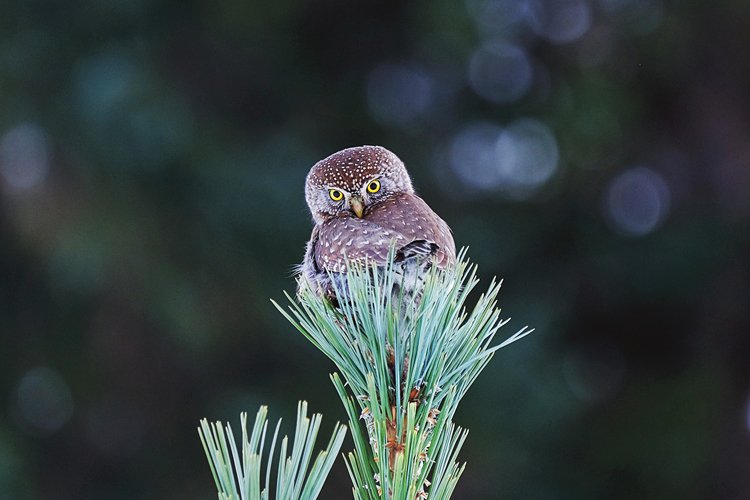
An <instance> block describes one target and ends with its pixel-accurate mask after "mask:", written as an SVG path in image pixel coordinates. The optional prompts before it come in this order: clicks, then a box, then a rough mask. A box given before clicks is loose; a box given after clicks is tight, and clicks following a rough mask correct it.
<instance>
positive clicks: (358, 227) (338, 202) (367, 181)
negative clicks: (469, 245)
mask: <svg viewBox="0 0 750 500" xmlns="http://www.w3.org/2000/svg"><path fill="white" fill-rule="evenodd" d="M305 199H306V200H307V205H308V206H309V207H310V212H311V213H312V218H313V221H314V223H315V227H314V228H313V230H312V235H311V236H310V241H309V242H308V243H307V249H306V251H305V258H304V261H303V263H302V265H301V266H300V271H301V275H302V276H301V277H300V279H299V287H300V288H299V289H302V288H303V287H305V286H311V287H313V289H314V290H315V291H316V292H318V293H319V294H320V295H322V296H324V297H327V298H328V299H331V300H332V301H334V302H335V296H336V293H335V291H336V290H339V291H341V290H345V288H346V287H345V286H341V285H343V284H345V283H346V272H347V263H348V262H353V261H367V262H368V263H371V264H375V265H383V264H385V263H386V262H387V259H388V258H389V254H390V251H391V248H392V247H394V248H395V257H394V259H395V261H396V262H397V263H398V265H396V266H394V268H398V269H399V270H400V272H402V273H403V275H404V276H405V277H408V278H409V279H403V280H402V281H401V282H402V283H405V282H409V283H411V285H405V286H404V287H403V288H404V289H405V290H404V291H405V292H406V295H412V296H413V295H414V292H415V289H416V287H417V286H418V283H420V282H421V278H423V277H424V273H425V272H426V271H427V270H428V269H429V268H430V267H431V266H432V265H436V266H438V267H441V268H442V267H446V266H449V265H451V264H453V263H455V260H456V247H455V244H454V242H453V236H452V235H451V230H450V228H449V227H448V224H446V223H445V221H443V219H441V218H440V217H438V215H437V214H436V213H435V212H433V211H432V209H431V208H430V207H429V205H427V203H425V202H424V201H423V200H422V198H420V197H419V196H417V195H416V194H415V193H414V188H413V187H412V183H411V179H410V178H409V173H408V172H407V171H406V167H405V166H404V164H403V162H402V161H401V160H400V159H399V158H398V157H397V156H396V155H395V154H393V153H392V152H390V151H389V150H387V149H385V148H383V147H380V146H360V147H354V148H348V149H344V150H342V151H339V152H338V153H334V154H333V155H331V156H329V157H328V158H325V159H323V160H321V161H319V162H318V163H316V164H315V165H313V167H312V169H311V170H310V172H309V174H308V175H307V181H306V183H305Z"/></svg>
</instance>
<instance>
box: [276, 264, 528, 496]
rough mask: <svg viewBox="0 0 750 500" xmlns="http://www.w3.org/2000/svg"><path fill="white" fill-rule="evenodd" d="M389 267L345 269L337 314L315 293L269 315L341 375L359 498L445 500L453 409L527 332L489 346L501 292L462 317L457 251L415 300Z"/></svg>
mask: <svg viewBox="0 0 750 500" xmlns="http://www.w3.org/2000/svg"><path fill="white" fill-rule="evenodd" d="M389 262H391V264H389V265H387V266H385V267H384V268H378V267H375V266H368V265H366V264H361V263H360V264H357V263H353V264H351V265H350V267H349V269H348V271H347V280H346V286H345V288H344V289H338V290H336V298H337V304H338V306H334V305H333V304H332V303H331V302H329V301H327V300H326V299H323V298H321V297H319V296H318V294H316V293H315V292H314V291H313V290H314V287H312V286H302V287H300V294H299V296H298V297H297V299H296V300H295V299H293V298H292V297H291V296H289V295H288V294H286V297H287V299H288V300H289V304H290V305H289V308H288V310H286V309H284V308H282V307H281V306H279V305H278V304H277V303H276V302H274V305H275V306H276V307H277V308H278V309H279V311H281V313H282V314H283V315H284V316H285V317H286V318H287V320H289V321H290V322H291V323H292V324H293V325H294V326H295V327H296V328H297V329H298V330H299V331H300V332H301V333H302V334H303V335H304V336H305V337H307V338H308V339H309V340H310V341H311V342H312V343H313V344H314V345H315V346H316V347H318V349H320V350H321V351H322V352H323V353H324V354H325V355H326V356H328V357H329V358H330V359H331V360H332V361H333V362H334V363H335V364H336V366H337V367H338V369H339V370H340V372H341V376H339V375H338V374H333V375H332V376H331V378H332V380H333V383H334V386H335V387H336V390H337V391H338V394H339V397H340V398H341V401H342V402H343V404H344V407H345V408H346V411H347V414H348V417H349V424H350V428H351V430H352V436H353V438H354V447H355V449H354V451H353V452H350V453H349V454H347V456H346V458H347V468H348V470H349V474H350V477H351V479H352V482H353V483H354V496H355V498H357V499H376V498H389V499H394V500H395V499H398V500H401V499H403V500H414V499H417V498H426V497H427V492H428V491H429V495H430V498H433V499H447V498H450V495H451V494H452V492H453V489H454V488H455V486H456V483H457V482H458V478H459V477H460V475H461V473H462V472H463V466H459V465H458V463H457V462H456V459H457V455H458V451H459V449H460V448H461V445H462V444H463V441H464V439H465V437H466V431H465V430H461V429H459V428H457V427H455V426H454V424H453V423H452V419H453V415H454V414H455V411H456V408H457V406H458V403H459V402H460V401H461V399H462V398H463V396H464V395H465V394H466V391H467V390H468V389H469V387H470V386H471V384H472V383H473V382H474V381H475V380H476V378H477V376H478V375H479V374H480V373H481V371H482V370H483V369H484V368H485V367H486V366H487V363H488V362H489V361H490V359H491V358H492V356H493V354H494V353H495V351H497V350H498V349H500V348H502V347H504V346H506V345H508V344H510V343H512V342H514V341H516V340H519V339H521V338H522V337H524V336H526V335H528V334H529V333H531V331H532V330H529V329H526V328H523V329H521V330H520V331H518V332H517V333H515V334H514V335H512V336H511V337H510V338H508V339H506V340H505V341H504V342H502V343H500V344H499V345H494V346H493V345H491V344H492V340H493V339H494V337H495V335H496V333H497V331H498V330H499V329H500V328H501V327H502V326H503V325H504V324H505V323H506V322H507V321H508V320H501V319H500V309H499V308H498V307H497V300H496V299H497V295H498V293H499V291H500V286H501V283H500V282H497V281H494V280H493V281H492V282H491V283H490V286H489V288H488V290H487V291H486V292H485V293H484V294H482V295H481V296H480V297H479V299H478V301H477V303H476V305H475V306H474V307H473V308H472V309H471V311H468V310H467V307H466V301H467V298H468V296H469V294H470V292H471V291H472V290H473V289H474V288H475V286H476V285H477V283H478V279H477V277H476V266H474V265H471V264H469V262H468V261H467V260H466V259H465V252H463V251H462V252H461V254H460V255H459V262H458V263H457V264H456V265H455V266H454V267H451V268H448V269H438V268H435V267H433V268H432V270H431V271H430V272H429V273H428V275H427V277H426V279H425V280H424V283H423V284H422V288H421V292H420V293H419V294H418V295H417V296H416V297H415V296H404V295H403V294H401V293H399V292H397V291H399V290H404V289H405V288H407V287H404V286H402V285H403V283H400V282H398V280H403V279H405V276H406V273H403V272H399V269H397V268H396V267H397V266H399V265H400V264H398V263H395V262H394V260H393V259H389ZM341 377H343V380H342V378H341ZM347 386H348V389H347Z"/></svg>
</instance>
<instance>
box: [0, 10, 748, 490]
mask: <svg viewBox="0 0 750 500" xmlns="http://www.w3.org/2000/svg"><path fill="white" fill-rule="evenodd" d="M749 19H750V3H748V2H746V1H744V0H734V1H730V0H720V1H717V2H706V1H697V0H691V1H679V2H678V1H665V0H519V1H517V2H516V1H511V0H468V1H467V2H460V1H453V0H451V1H448V0H437V1H435V0H433V1H415V2H395V1H391V2H356V1H331V0H324V1H320V2H315V1H307V2H291V1H288V0H278V1H273V2H257V1H250V0H228V1H217V2H197V1H187V2H178V1H153V2H149V1H146V0H133V1H129V2H124V1H117V0H99V1H80V2H68V1H62V0H58V1H51V0H46V1H43V0H25V1H17V2H7V1H6V2H2V3H0V395H2V398H1V399H0V498H4V499H5V498H8V499H27V498H54V499H58V498H59V499H103V498H107V499H130V498H161V499H183V498H215V491H214V489H213V484H212V481H211V477H210V474H209V469H208V466H207V464H206V462H205V458H204V456H203V451H202V449H201V447H200V443H199V441H198V437H197V433H196V432H195V427H196V426H197V424H198V420H199V419H200V418H202V417H209V418H211V419H219V418H220V419H231V420H232V421H233V422H237V421H238V419H237V417H238V414H239V412H240V411H241V410H247V411H249V412H251V413H253V414H254V412H255V410H256V409H257V406H258V405H259V404H261V403H267V404H270V406H271V418H272V419H276V418H278V417H284V419H285V422H286V424H287V425H286V427H285V429H286V431H287V432H288V431H290V429H291V421H292V420H293V417H294V406H295V404H296V401H297V400H298V399H307V400H308V401H309V402H310V405H311V408H312V409H313V410H316V411H322V412H323V413H324V414H325V416H326V419H325V420H324V424H323V427H324V431H323V432H324V434H326V436H325V437H324V439H327V437H328V436H327V435H328V434H329V432H330V429H331V428H332V426H333V423H334V421H335V420H336V419H342V418H344V413H343V411H342V409H341V408H340V405H339V402H338V401H337V399H336V396H335V393H334V390H333V387H332V386H331V384H330V383H329V381H328V373H329V372H330V371H332V370H333V367H332V365H331V364H330V363H329V362H328V361H327V360H326V359H324V357H323V356H322V354H320V353H319V352H317V351H316V350H315V349H314V348H313V347H312V346H311V345H310V344H309V343H308V342H307V341H305V340H304V339H303V338H302V337H301V336H300V335H299V334H297V333H296V332H295V331H294V330H293V329H292V328H291V327H290V326H289V325H288V324H286V323H285V322H284V320H283V318H282V317H281V316H280V315H279V314H278V313H277V312H276V311H275V310H274V308H273V307H272V306H271V304H270V302H269V298H276V299H281V298H282V290H292V289H293V288H294V282H293V279H292V277H291V273H292V265H293V264H295V263H297V262H299V261H300V260H301V256H302V252H303V244H304V242H305V241H306V240H307V237H308V235H309V230H310V228H311V221H310V217H309V214H308V213H307V208H306V206H305V203H304V195H303V183H304V176H305V174H306V173H307V171H308V169H309V168H310V166H311V165H312V164H313V163H314V162H315V161H317V160H318V159H321V158H323V157H325V156H327V155H328V154H331V153H333V152H334V151H336V150H338V149H341V148H343V147H347V146H353V145H359V144H381V145H384V146H386V147H388V148H389V149H391V150H393V151H394V152H396V153H397V154H398V155H399V156H400V157H401V158H402V159H403V160H404V161H405V163H406V164H407V166H408V167H409V169H410V172H411V173H412V176H413V179H414V183H415V185H416V187H417V190H418V192H419V193H420V194H421V195H422V196H423V197H424V198H425V199H426V200H427V201H428V202H429V203H430V204H431V205H432V206H433V207H434V208H435V210H436V211H437V212H438V213H439V214H441V215H442V216H443V218H444V219H446V221H447V222H448V223H449V224H450V225H451V226H452V228H453V230H454V233H455V239H456V242H457V244H458V245H459V246H465V245H468V246H469V247H470V251H469V255H470V256H471V257H472V259H473V260H474V261H475V262H476V263H477V264H478V265H479V272H480V276H481V277H482V278H483V283H485V285H486V283H488V282H489V279H490V278H491V277H492V276H493V275H498V276H500V277H502V278H504V279H505V285H504V286H505V288H504V291H503V293H502V300H501V306H502V307H503V310H504V312H505V313H506V314H507V315H509V316H512V317H513V320H512V321H511V323H510V325H509V326H507V327H505V330H504V331H503V333H504V334H505V335H507V334H509V333H511V331H515V330H516V329H518V328H520V327H521V326H523V325H525V324H529V325H532V326H534V327H536V329H537V331H536V333H534V334H533V335H532V336H531V337H528V338H527V339H524V340H523V341H522V342H520V343H518V344H515V345H513V346H512V347H510V348H508V349H506V350H503V351H501V352H500V353H499V354H498V356H496V358H495V359H494V360H493V362H492V364H491V365H490V366H489V367H488V369H487V370H486V371H485V373H483V374H482V376H481V377H480V379H479V380H478V381H477V383H476V385H475V386H474V387H473V388H472V390H471V391H470V392H469V394H468V395H467V397H466V399H465V400H464V402H463V404H462V407H461V408H460V410H459V412H458V414H457V417H456V420H457V422H458V423H459V424H460V425H462V426H466V427H468V428H470V429H471V433H470V434H469V438H468V441H467V444H466V446H465V448H464V450H463V452H462V454H461V457H462V459H464V460H466V461H468V467H467V470H466V473H465V475H464V477H463V478H462V479H461V482H460V483H459V486H458V493H457V494H456V498H477V499H485V498H486V499H494V498H506V499H529V498H534V499H568V498H578V499H584V498H592V499H594V498H596V499H601V498H612V499H644V498H659V499H664V498H676V499H677V498H679V499H694V498H696V499H697V498H711V499H716V498H721V499H743V498H749V497H750V473H749V471H750V409H749V408H748V404H749V398H750V387H749V383H748V381H749V379H750V258H749V256H750V237H749V236H750V233H749V232H748V231H749V229H750V227H749V224H748V222H749V220H750V22H749ZM482 47H484V48H482ZM509 47H511V48H512V50H511V51H510V52H508V50H510V49H509ZM477 51H479V52H477ZM482 51H484V52H482ZM498 51H500V52H498ZM502 51H505V52H502ZM498 53H505V54H506V55H507V54H508V53H510V54H511V56H512V57H511V56H509V57H511V58H510V59H507V58H506V59H503V58H502V57H499V56H498V55H497V54H498ZM488 54H489V56H487V55H488ZM483 55H484V56H487V57H489V63H488V62H487V60H486V59H484V60H483V59H482V57H484V56H483ZM514 57H515V59H514ZM482 61H484V63H486V64H485V66H482V64H483V63H482ZM508 61H510V62H509V63H508ZM505 63H508V64H509V66H503V64H505ZM472 68H473V69H472ZM472 75H473V76H472ZM488 78H489V79H488ZM519 82H520V83H519ZM509 89H510V90H509ZM519 120H520V121H519ZM529 120H532V121H529ZM529 124H532V125H531V130H532V132H533V133H532V139H533V140H536V141H537V142H533V140H532V143H531V144H532V146H531V147H530V148H527V149H525V150H521V153H519V154H521V159H524V158H526V159H528V155H529V154H531V155H532V156H533V155H536V154H541V160H540V159H539V158H537V160H539V161H541V162H542V164H543V165H542V167H540V164H538V163H535V161H531V163H529V164H528V165H527V164H524V165H526V166H524V167H523V168H522V169H520V170H518V169H517V170H512V169H511V170H510V171H507V170H502V169H503V168H506V166H507V165H508V163H507V162H509V161H510V160H509V159H508V158H506V157H502V155H501V156H500V157H497V158H494V157H490V159H489V160H487V157H486V156H483V154H484V153H486V151H494V150H493V149H492V148H490V149H489V150H488V149H487V144H490V145H492V144H494V142H493V141H494V140H496V139H497V140H499V139H498V137H501V136H502V137H505V138H506V139H508V138H510V139H508V140H510V145H511V146H513V145H514V144H516V143H515V142H513V140H514V137H515V138H516V139H517V138H518V135H513V134H510V135H508V131H511V132H513V131H515V132H518V130H521V131H523V130H526V131H527V132H528V130H529ZM524 127H525V128H524ZM503 130H505V132H502V131H503ZM493 134H494V135H493ZM503 134H505V135H503ZM534 134H536V135H534ZM467 137H468V138H469V139H471V140H469V139H466V138H467ZM478 137H479V138H480V139H482V138H484V139H482V140H484V142H481V141H480V142H479V143H476V142H472V141H474V140H475V139H477V138H478ZM540 137H541V139H540ZM472 138H473V139H472ZM464 139H466V141H464V142H461V141H462V140H464ZM539 140H541V142H538V141H539ZM467 141H468V142H467ZM480 143H481V144H480ZM461 145H463V146H462V147H465V150H462V149H461V147H460V146H461ZM482 145H483V146H482ZM506 145H507V144H506ZM535 145H536V146H535ZM480 146H481V147H480ZM482 148H484V149H482ZM511 150H512V151H515V150H513V148H512V147H511ZM461 151H463V153H461ZM502 151H506V152H507V151H508V150H507V148H506V149H505V150H502ZM464 153H465V154H464ZM524 155H526V156H524ZM545 155H546V156H545ZM493 158H494V160H493ZM545 161H546V163H544V162H545ZM460 165H464V166H465V167H467V168H470V169H474V170H472V171H473V172H475V174H467V176H466V177H465V178H463V179H464V180H463V181H462V178H461V176H460V175H458V174H459V171H458V170H456V168H457V167H458V166H460ZM498 166H499V167H500V168H501V170H500V172H501V173H502V172H505V173H504V174H503V175H501V176H500V178H495V181H494V183H492V182H490V181H487V178H485V177H483V175H484V174H486V173H487V172H488V170H486V169H488V168H489V169H490V170H492V168H495V167H498ZM538 168H541V170H536V169H538ZM482 169H485V170H482ZM545 169H546V170H545ZM483 172H484V174H483ZM496 174H497V172H496ZM519 179H521V180H519ZM523 179H525V181H524V180H523ZM613 207H614V208H613ZM633 224H635V225H633ZM349 446H350V445H349V444H348V443H347V444H346V445H345V449H348V447H349ZM350 495H351V494H350V485H349V484H348V478H347V476H346V472H345V470H344V467H343V464H342V463H341V462H339V463H338V464H337V465H336V466H335V468H334V474H333V476H332V478H331V480H330V481H329V483H328V484H327V486H326V490H325V492H324V495H323V498H335V499H338V498H350V497H351V496H350Z"/></svg>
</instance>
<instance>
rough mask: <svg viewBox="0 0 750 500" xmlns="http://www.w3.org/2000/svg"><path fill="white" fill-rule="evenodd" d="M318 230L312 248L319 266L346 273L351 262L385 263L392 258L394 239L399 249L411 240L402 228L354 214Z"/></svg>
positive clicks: (329, 222)
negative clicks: (387, 226) (386, 226)
mask: <svg viewBox="0 0 750 500" xmlns="http://www.w3.org/2000/svg"><path fill="white" fill-rule="evenodd" d="M316 229H317V238H316V239H315V241H311V242H310V248H309V250H308V251H309V253H310V256H311V258H312V260H313V261H314V263H315V266H316V267H317V268H318V269H319V270H320V271H323V272H326V271H330V272H334V273H344V272H346V265H347V261H348V262H351V261H358V260H369V261H371V262H375V263H378V264H382V263H384V262H385V261H386V260H387V259H388V252H389V251H390V248H391V245H392V244H393V242H396V247H397V248H399V247H400V246H403V245H405V244H407V243H409V240H407V239H406V238H405V237H404V235H402V234H401V233H399V232H398V231H394V230H391V229H388V228H384V227H382V226H380V225H378V224H376V223H374V222H372V221H369V220H367V219H359V218H356V217H350V216H343V217H336V218H333V219H330V220H328V221H326V222H324V223H323V224H321V225H319V226H318V227H317V228H316ZM313 234H314V235H315V231H313Z"/></svg>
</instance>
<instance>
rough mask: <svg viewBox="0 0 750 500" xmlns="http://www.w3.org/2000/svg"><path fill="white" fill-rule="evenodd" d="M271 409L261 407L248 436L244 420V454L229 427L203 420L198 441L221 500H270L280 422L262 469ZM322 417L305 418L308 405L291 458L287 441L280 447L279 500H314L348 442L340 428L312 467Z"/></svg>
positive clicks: (302, 407) (300, 412) (301, 411)
mask: <svg viewBox="0 0 750 500" xmlns="http://www.w3.org/2000/svg"><path fill="white" fill-rule="evenodd" d="M267 417H268V407H266V406H261V407H260V409H259V410H258V414H257V415H256V417H255V422H254V424H253V428H252V431H251V432H250V435H249V436H248V434H247V413H244V412H243V413H242V414H240V422H241V427H242V440H241V449H239V450H238V448H237V444H236V440H235V438H234V433H233V432H232V428H231V426H230V425H229V424H226V425H225V426H223V425H222V423H221V422H215V423H209V422H208V421H207V420H206V419H203V420H201V426H200V427H199V428H198V435H199V436H200V439H201V442H202V443H203V449H204V451H205V452H206V458H207V459H208V463H209V465H210V467H211V473H212V475H213V478H214V482H215V483H216V488H217V490H218V497H219V500H240V499H242V500H268V499H269V498H270V496H269V495H270V485H271V482H270V480H271V469H272V463H273V453H274V450H275V448H276V439H277V437H278V433H279V426H280V425H281V420H279V421H278V423H277V424H276V429H275V430H274V433H273V439H272V440H271V446H270V449H269V450H268V454H267V455H266V462H267V463H265V464H264V463H263V454H264V453H265V452H264V447H265V439H266V431H267V427H268V422H267ZM321 419H322V415H320V414H314V415H313V416H312V417H311V418H308V417H307V402H305V401H300V403H299V404H298V405H297V425H296V427H295V432H294V441H293V443H292V450H291V454H288V453H287V448H288V445H289V438H288V437H286V436H284V439H282V441H281V450H280V452H279V458H278V460H279V462H278V465H277V474H276V483H275V487H276V495H275V497H274V498H276V499H277V500H298V499H301V498H304V499H314V498H317V497H318V495H319V494H320V491H321V490H322V488H323V483H324V482H325V479H326V477H327V476H328V473H329V472H330V470H331V467H332V466H333V461H334V459H335V457H336V455H337V454H338V452H339V449H341V444H342V443H343V441H344V437H345V436H346V427H345V426H342V425H339V424H338V423H337V424H336V426H335V427H334V429H333V435H332V436H331V439H330V441H329V442H328V445H327V446H326V448H325V449H324V450H323V451H321V452H320V453H319V454H318V456H317V457H316V458H315V461H314V462H313V463H312V467H310V461H311V459H312V454H313V447H314V446H315V439H316V436H317V434H318V430H319V428H320V421H321ZM262 468H265V470H266V474H265V483H264V486H263V487H261V469H262Z"/></svg>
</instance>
